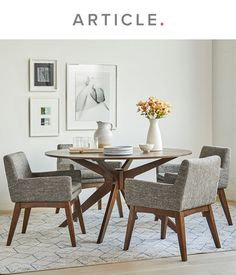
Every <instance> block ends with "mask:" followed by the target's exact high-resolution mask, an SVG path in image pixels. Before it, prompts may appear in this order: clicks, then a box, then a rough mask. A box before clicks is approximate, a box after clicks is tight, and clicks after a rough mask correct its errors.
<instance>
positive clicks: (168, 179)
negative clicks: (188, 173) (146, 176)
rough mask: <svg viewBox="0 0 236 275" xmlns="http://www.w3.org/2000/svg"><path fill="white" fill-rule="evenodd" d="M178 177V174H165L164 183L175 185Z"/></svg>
mask: <svg viewBox="0 0 236 275" xmlns="http://www.w3.org/2000/svg"><path fill="white" fill-rule="evenodd" d="M177 177H178V174H177V173H165V175H164V180H163V181H164V182H166V183H169V184H174V183H175V181H176V179H177Z"/></svg>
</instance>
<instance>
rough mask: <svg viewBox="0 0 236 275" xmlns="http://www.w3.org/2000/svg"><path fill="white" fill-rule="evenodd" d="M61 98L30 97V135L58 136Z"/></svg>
mask: <svg viewBox="0 0 236 275" xmlns="http://www.w3.org/2000/svg"><path fill="white" fill-rule="evenodd" d="M58 134H59V99H58V98H42V99H40V98H31V99H30V136H31V137H43V136H58Z"/></svg>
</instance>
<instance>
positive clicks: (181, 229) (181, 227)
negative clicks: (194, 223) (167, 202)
mask: <svg viewBox="0 0 236 275" xmlns="http://www.w3.org/2000/svg"><path fill="white" fill-rule="evenodd" d="M175 222H176V231H177V235H178V240H179V248H180V254H181V259H182V261H183V262H185V261H187V247H186V236H185V224H184V214H183V212H176V216H175Z"/></svg>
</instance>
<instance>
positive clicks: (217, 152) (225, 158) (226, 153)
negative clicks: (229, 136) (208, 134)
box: [200, 146, 230, 169]
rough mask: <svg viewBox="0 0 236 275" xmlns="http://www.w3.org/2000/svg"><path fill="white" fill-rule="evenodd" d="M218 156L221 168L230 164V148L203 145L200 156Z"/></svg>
mask: <svg viewBox="0 0 236 275" xmlns="http://www.w3.org/2000/svg"><path fill="white" fill-rule="evenodd" d="M210 156H219V157H220V159H221V164H220V167H221V168H223V169H229V166H230V148H228V147H219V146H203V147H202V150H201V153H200V158H205V157H210Z"/></svg>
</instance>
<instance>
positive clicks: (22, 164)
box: [3, 152, 32, 198]
mask: <svg viewBox="0 0 236 275" xmlns="http://www.w3.org/2000/svg"><path fill="white" fill-rule="evenodd" d="M3 161H4V166H5V172H6V176H7V182H8V187H9V192H10V196H11V198H12V197H13V196H14V187H15V185H16V184H17V182H18V179H20V178H30V177H31V176H32V172H31V169H30V166H29V163H28V160H27V158H26V156H25V153H23V152H17V153H13V154H9V155H6V156H4V158H3Z"/></svg>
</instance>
